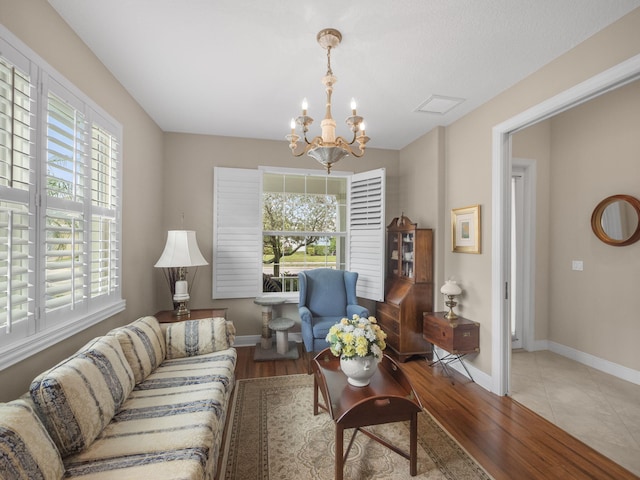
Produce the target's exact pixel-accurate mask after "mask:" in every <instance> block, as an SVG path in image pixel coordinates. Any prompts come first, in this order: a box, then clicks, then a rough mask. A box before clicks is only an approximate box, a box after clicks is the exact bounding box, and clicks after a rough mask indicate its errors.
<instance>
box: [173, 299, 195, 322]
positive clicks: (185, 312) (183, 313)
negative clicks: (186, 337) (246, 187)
mask: <svg viewBox="0 0 640 480" xmlns="http://www.w3.org/2000/svg"><path fill="white" fill-rule="evenodd" d="M190 313H191V311H190V310H189V309H188V308H187V302H186V301H184V302H178V308H176V310H175V315H176V317H178V318H181V317H188V316H189V314H190Z"/></svg>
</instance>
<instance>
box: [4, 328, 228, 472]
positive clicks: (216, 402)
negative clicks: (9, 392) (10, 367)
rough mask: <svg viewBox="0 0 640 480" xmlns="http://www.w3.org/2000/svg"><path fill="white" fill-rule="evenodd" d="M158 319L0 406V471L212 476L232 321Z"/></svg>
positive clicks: (114, 334)
mask: <svg viewBox="0 0 640 480" xmlns="http://www.w3.org/2000/svg"><path fill="white" fill-rule="evenodd" d="M163 327H164V328H163ZM163 327H161V326H160V324H159V323H158V321H157V320H156V319H155V318H154V317H143V318H140V319H138V320H136V321H135V322H133V323H131V324H129V325H126V326H124V327H120V328H117V329H115V330H113V331H111V332H109V333H108V334H107V335H105V336H102V337H98V338H96V339H94V340H92V341H91V342H89V343H88V344H87V345H85V346H84V347H83V348H81V349H80V350H79V351H78V352H77V353H75V354H74V355H72V356H71V357H69V358H67V359H65V360H64V361H62V362H60V363H59V364H58V365H56V366H54V367H53V368H51V369H49V370H47V371H46V372H43V373H42V374H40V375H38V376H37V377H36V378H35V379H34V380H33V382H32V383H31V387H30V391H29V393H28V394H25V395H24V396H23V397H21V398H20V399H18V400H14V401H12V402H9V403H5V404H0V479H15V478H24V479H44V480H49V479H61V478H78V479H87V480H89V479H92V480H93V479H95V480H98V479H119V480H120V479H147V478H149V479H154V480H155V479H213V478H216V477H217V475H216V473H217V472H216V468H217V464H218V458H219V455H220V452H221V444H222V435H223V431H224V425H225V419H226V416H227V407H228V404H229V399H230V395H231V392H232V389H233V386H234V380H235V376H234V369H235V364H236V351H235V349H234V348H233V346H232V345H233V340H234V330H233V325H232V324H231V323H230V322H227V321H225V319H223V318H212V319H205V320H190V321H186V322H178V323H173V324H169V325H168V326H165V325H164V324H163Z"/></svg>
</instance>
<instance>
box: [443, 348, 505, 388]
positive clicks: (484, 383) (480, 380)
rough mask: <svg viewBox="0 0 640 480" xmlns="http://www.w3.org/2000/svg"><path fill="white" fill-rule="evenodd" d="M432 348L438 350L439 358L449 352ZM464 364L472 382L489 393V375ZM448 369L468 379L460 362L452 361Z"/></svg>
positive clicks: (490, 381)
mask: <svg viewBox="0 0 640 480" xmlns="http://www.w3.org/2000/svg"><path fill="white" fill-rule="evenodd" d="M434 348H436V349H437V350H438V355H440V358H442V357H444V356H445V355H448V353H449V352H446V351H445V350H442V349H441V348H439V347H434ZM434 359H435V356H434ZM464 364H465V366H466V367H467V369H468V370H469V373H470V374H471V376H472V377H473V381H474V382H475V383H477V384H478V385H480V386H481V387H482V388H484V389H485V390H488V391H491V385H492V379H491V375H487V374H486V373H484V372H483V371H482V370H480V369H478V368H476V367H474V366H473V365H472V364H471V363H469V362H466V361H465V362H464ZM448 368H452V369H454V370H455V371H456V372H459V373H460V374H462V375H463V376H465V377H467V378H469V376H468V375H467V372H466V371H465V370H464V367H463V366H462V365H460V362H456V361H454V362H453V363H450V364H449V365H448Z"/></svg>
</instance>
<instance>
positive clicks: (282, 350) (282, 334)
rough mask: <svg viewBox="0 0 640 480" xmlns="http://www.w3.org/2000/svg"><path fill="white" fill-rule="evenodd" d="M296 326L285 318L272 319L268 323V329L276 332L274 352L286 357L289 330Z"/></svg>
mask: <svg viewBox="0 0 640 480" xmlns="http://www.w3.org/2000/svg"><path fill="white" fill-rule="evenodd" d="M295 324H296V322H294V321H293V320H291V319H290V318H286V317H280V318H274V319H273V320H271V321H270V322H269V328H270V329H271V330H273V331H274V332H276V352H278V353H279V354H280V355H286V354H287V352H289V329H290V328H291V327H293V326H294V325H295Z"/></svg>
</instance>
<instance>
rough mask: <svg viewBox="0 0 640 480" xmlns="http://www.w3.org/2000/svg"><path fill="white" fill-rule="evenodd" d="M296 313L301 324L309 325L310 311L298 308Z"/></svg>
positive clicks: (305, 308)
mask: <svg viewBox="0 0 640 480" xmlns="http://www.w3.org/2000/svg"><path fill="white" fill-rule="evenodd" d="M298 313H299V314H300V320H301V321H302V322H303V323H308V324H309V325H311V310H309V309H308V308H307V307H298Z"/></svg>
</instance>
